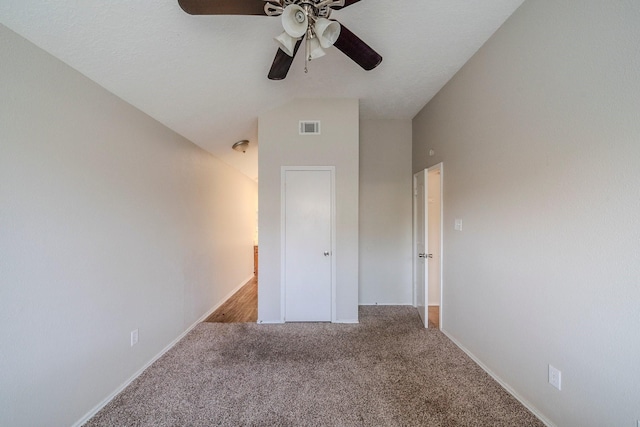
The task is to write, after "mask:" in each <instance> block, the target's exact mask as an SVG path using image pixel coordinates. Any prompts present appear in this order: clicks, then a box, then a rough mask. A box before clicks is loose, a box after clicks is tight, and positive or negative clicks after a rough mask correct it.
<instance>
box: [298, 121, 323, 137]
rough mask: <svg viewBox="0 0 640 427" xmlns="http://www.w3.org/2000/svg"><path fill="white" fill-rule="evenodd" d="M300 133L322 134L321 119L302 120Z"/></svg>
mask: <svg viewBox="0 0 640 427" xmlns="http://www.w3.org/2000/svg"><path fill="white" fill-rule="evenodd" d="M300 135H320V121H317V120H316V121H308V120H304V121H300Z"/></svg>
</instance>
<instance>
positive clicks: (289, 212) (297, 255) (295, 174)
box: [281, 167, 335, 322]
mask: <svg viewBox="0 0 640 427" xmlns="http://www.w3.org/2000/svg"><path fill="white" fill-rule="evenodd" d="M281 212H282V228H281V229H282V266H281V268H282V276H281V277H282V282H283V283H282V307H283V318H284V320H285V322H329V321H332V320H333V319H334V312H335V310H334V301H335V285H334V284H335V280H334V272H335V266H334V257H333V253H334V242H335V168H334V167H283V168H282V211H281Z"/></svg>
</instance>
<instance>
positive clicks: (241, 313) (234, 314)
mask: <svg viewBox="0 0 640 427" xmlns="http://www.w3.org/2000/svg"><path fill="white" fill-rule="evenodd" d="M428 319H429V327H430V328H439V327H440V307H437V306H430V307H429V315H428ZM257 321H258V278H257V277H255V276H254V277H253V279H251V280H249V281H248V282H247V284H246V285H244V286H243V287H242V288H240V290H239V291H238V292H236V293H235V294H233V296H232V297H231V298H229V299H228V300H227V301H226V302H225V303H224V304H222V305H221V306H220V308H218V309H217V310H216V311H214V312H213V313H212V314H211V316H209V317H207V319H206V320H205V322H213V323H255V322H257Z"/></svg>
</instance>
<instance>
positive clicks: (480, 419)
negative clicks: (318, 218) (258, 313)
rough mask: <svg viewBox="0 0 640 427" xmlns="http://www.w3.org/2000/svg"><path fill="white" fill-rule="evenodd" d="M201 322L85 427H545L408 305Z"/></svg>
mask: <svg viewBox="0 0 640 427" xmlns="http://www.w3.org/2000/svg"><path fill="white" fill-rule="evenodd" d="M360 321H361V323H360V324H359V325H334V324H285V325H256V324H247V323H244V324H239V323H236V324H222V323H202V324H200V325H198V326H197V327H196V328H195V329H194V330H193V331H192V332H191V333H189V334H188V335H187V336H186V337H185V338H184V339H183V340H182V341H181V342H180V343H178V345H176V346H175V347H174V348H173V349H171V350H170V351H169V352H168V353H167V354H165V355H164V356H163V357H162V358H161V359H160V360H158V361H157V362H156V363H155V364H153V365H152V366H151V367H150V368H149V369H147V370H146V371H145V372H144V373H143V374H142V375H141V376H140V377H139V378H138V379H137V380H136V381H134V382H133V383H132V384H131V385H130V386H129V387H128V388H127V389H125V390H124V391H123V392H122V393H121V394H120V395H118V396H117V397H116V398H115V399H114V400H113V401H111V402H110V403H109V404H108V405H107V406H106V407H105V408H104V409H103V410H102V411H100V412H99V413H98V414H97V415H96V416H95V417H94V418H93V419H91V420H90V421H89V422H88V423H87V424H86V425H87V426H154V427H155V426H492V427H497V426H509V427H512V426H519V427H520V426H542V425H543V424H542V423H541V422H540V421H538V420H537V419H536V418H535V417H534V416H533V415H532V414H531V413H530V412H529V411H528V410H527V409H525V408H524V407H523V406H522V405H521V404H520V403H519V402H517V401H516V400H515V399H514V398H513V397H512V396H510V395H509V394H508V393H507V392H506V391H504V390H503V389H502V388H501V387H500V385H498V384H497V383H496V382H495V381H493V380H492V379H491V378H490V377H489V376H488V375H487V374H486V373H485V372H484V371H482V370H481V369H480V368H479V367H478V366H477V365H476V364H475V363H474V362H473V361H471V360H470V359H469V358H468V357H467V356H466V355H465V354H464V353H463V352H462V351H461V350H460V349H458V348H457V347H456V346H455V345H454V344H453V343H452V342H451V341H449V340H448V339H447V338H446V337H445V336H444V335H443V334H442V333H441V332H439V331H437V330H425V329H424V328H422V327H421V324H420V321H419V318H418V315H417V312H416V311H415V309H413V308H411V307H361V308H360Z"/></svg>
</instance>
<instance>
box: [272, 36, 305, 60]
mask: <svg viewBox="0 0 640 427" xmlns="http://www.w3.org/2000/svg"><path fill="white" fill-rule="evenodd" d="M298 40H299V39H294V38H293V37H291V36H290V35H289V34H287V32H286V31H285V32H283V33H282V34H280V35H279V36H278V37H276V38H275V41H277V42H278V45H279V46H280V49H282V50H283V51H284V53H286V54H287V55H289V56H293V52H294V50H295V48H296V43H297V42H298Z"/></svg>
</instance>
